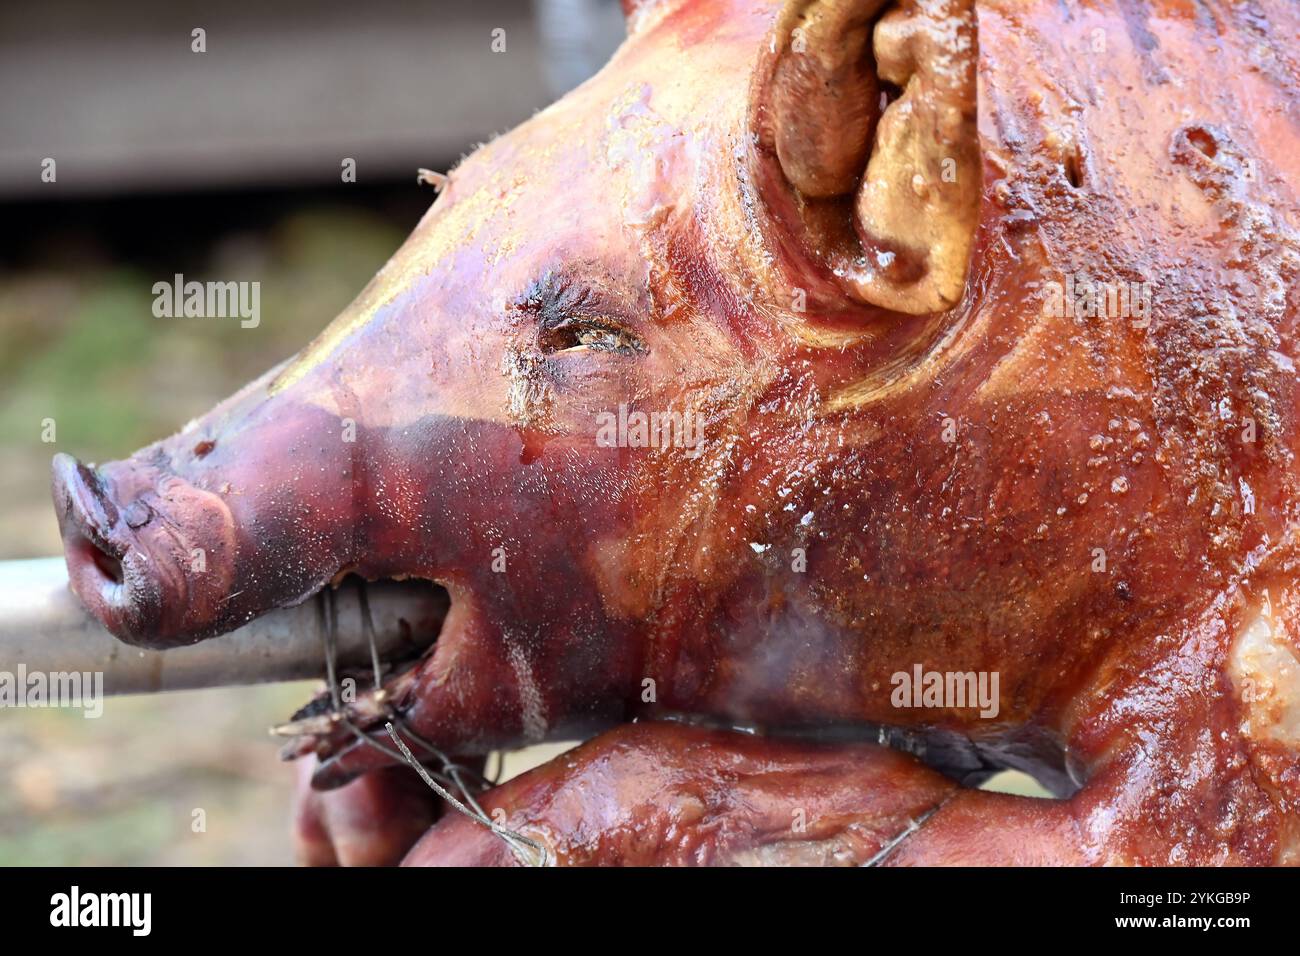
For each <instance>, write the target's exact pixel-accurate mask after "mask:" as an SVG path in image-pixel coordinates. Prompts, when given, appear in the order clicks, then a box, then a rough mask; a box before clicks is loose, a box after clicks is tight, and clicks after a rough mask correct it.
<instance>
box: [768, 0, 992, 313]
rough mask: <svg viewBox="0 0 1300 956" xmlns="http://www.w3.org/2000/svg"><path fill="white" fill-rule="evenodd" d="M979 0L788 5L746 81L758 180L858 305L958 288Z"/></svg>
mask: <svg viewBox="0 0 1300 956" xmlns="http://www.w3.org/2000/svg"><path fill="white" fill-rule="evenodd" d="M975 42H976V37H975V17H974V12H973V0H897V2H893V3H891V2H890V0H790V2H788V3H787V5H786V7H785V8H784V9H783V10H782V12H781V14H780V15H779V17H778V19H777V22H776V25H775V27H774V32H773V34H772V36H771V42H770V43H769V45H768V47H767V49H766V50H765V51H764V54H763V60H762V62H761V63H760V66H759V70H758V73H757V74H756V76H755V78H754V85H753V93H752V100H751V104H750V122H751V124H752V126H753V131H754V134H755V137H756V140H757V144H758V145H757V152H756V158H757V161H758V164H759V166H760V170H759V176H758V181H759V184H760V188H761V189H762V190H763V192H764V196H765V198H766V199H767V200H769V206H770V207H771V208H772V209H773V210H775V211H777V213H778V215H777V218H778V220H781V221H783V222H784V223H785V224H786V225H787V226H789V227H790V228H791V229H793V230H795V231H797V232H798V233H800V235H799V237H798V238H799V239H800V240H801V244H802V246H803V247H804V250H805V251H806V252H807V253H808V254H809V255H810V256H812V257H814V258H816V259H819V260H821V262H822V265H823V266H824V267H826V269H825V270H824V271H829V273H830V274H832V275H834V276H835V277H836V281H837V282H838V283H840V284H841V286H842V287H843V289H844V291H845V292H847V293H848V294H849V295H850V296H852V297H853V298H855V299H857V300H858V301H860V302H862V303H865V304H870V305H875V306H880V307H882V308H885V309H892V310H896V311H899V312H907V313H912V314H922V313H929V312H937V311H942V310H945V309H949V308H952V307H953V306H954V305H955V304H956V303H957V301H958V300H959V299H960V298H961V294H962V291H963V289H964V287H965V281H966V270H967V263H968V260H969V259H970V252H971V245H972V240H973V237H974V232H975V225H976V220H977V217H978V212H979V194H980V158H979V147H978V142H977V135H976V122H975V119H976V117H975V103H976V95H975V59H976V48H975Z"/></svg>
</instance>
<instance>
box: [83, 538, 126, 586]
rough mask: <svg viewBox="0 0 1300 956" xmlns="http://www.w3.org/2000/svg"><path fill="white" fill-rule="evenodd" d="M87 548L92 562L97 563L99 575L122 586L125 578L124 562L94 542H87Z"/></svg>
mask: <svg viewBox="0 0 1300 956" xmlns="http://www.w3.org/2000/svg"><path fill="white" fill-rule="evenodd" d="M86 547H87V549H88V550H89V552H90V560H91V561H93V562H94V563H95V567H96V568H98V569H99V573H100V574H102V575H103V576H104V577H105V578H107V579H108V580H110V581H112V582H113V583H114V584H121V583H122V578H123V575H122V562H121V561H120V560H118V559H117V558H115V557H113V556H112V555H111V554H109V553H108V552H107V551H105V550H103V549H102V548H100V547H98V546H97V545H96V544H94V543H93V542H90V541H87V542H86Z"/></svg>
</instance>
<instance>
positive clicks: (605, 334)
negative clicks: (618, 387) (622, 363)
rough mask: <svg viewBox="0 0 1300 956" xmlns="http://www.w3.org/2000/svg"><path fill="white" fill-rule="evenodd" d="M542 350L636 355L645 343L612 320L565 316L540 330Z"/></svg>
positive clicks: (640, 351) (555, 352) (642, 351)
mask: <svg viewBox="0 0 1300 956" xmlns="http://www.w3.org/2000/svg"><path fill="white" fill-rule="evenodd" d="M541 346H542V351H544V352H549V353H553V354H563V353H571V352H614V353H616V354H618V355H636V354H641V353H644V352H645V351H646V347H645V344H644V343H643V342H642V341H641V340H640V339H639V338H637V337H636V336H635V335H633V334H632V333H631V332H629V331H628V330H627V329H625V328H623V327H622V326H619V325H616V324H615V323H614V322H613V321H602V320H600V319H595V318H585V317H584V318H566V319H563V320H562V321H560V322H559V323H557V324H555V325H552V326H550V327H548V328H543V329H542V332H541Z"/></svg>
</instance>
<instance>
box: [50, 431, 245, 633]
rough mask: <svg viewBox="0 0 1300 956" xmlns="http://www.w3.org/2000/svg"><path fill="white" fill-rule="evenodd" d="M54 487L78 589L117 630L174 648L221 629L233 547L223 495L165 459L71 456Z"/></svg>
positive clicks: (62, 461) (61, 460) (59, 463)
mask: <svg viewBox="0 0 1300 956" xmlns="http://www.w3.org/2000/svg"><path fill="white" fill-rule="evenodd" d="M53 493H54V500H55V504H56V507H57V511H58V520H59V530H60V532H61V534H62V536H63V544H64V552H65V554H66V557H67V562H68V577H69V581H70V584H71V586H72V590H73V592H74V593H76V595H77V596H78V597H79V598H80V599H81V600H82V602H83V603H84V604H85V605H86V607H87V608H88V609H89V610H90V611H91V613H93V614H94V615H95V617H96V618H98V619H99V620H100V621H101V622H102V623H103V624H104V625H105V626H106V627H107V628H108V629H109V630H110V631H112V632H113V634H115V635H117V636H118V637H119V638H121V639H122V640H124V641H127V642H128V643H131V644H138V645H141V646H145V647H168V646H174V645H177V644H185V643H191V642H193V641H195V640H198V639H200V638H201V637H204V636H208V634H210V633H215V632H216V631H217V630H219V629H220V627H219V625H218V618H220V616H221V615H220V610H221V603H222V601H223V600H224V598H225V596H226V595H227V593H228V585H229V577H230V569H231V566H232V561H231V558H232V552H233V550H234V545H233V541H234V533H233V522H232V519H231V515H230V510H229V509H228V508H227V507H226V505H225V503H224V502H223V501H222V500H221V498H219V497H218V496H217V495H214V494H212V493H211V492H207V491H203V490H201V489H198V488H195V487H194V486H193V485H191V484H189V483H188V482H186V481H185V480H183V479H181V478H179V477H177V476H175V475H171V474H168V473H166V472H165V471H164V470H163V469H161V468H160V467H158V466H156V465H151V464H148V463H144V462H137V461H135V460H131V461H125V462H112V463H110V464H108V465H106V466H103V467H100V468H91V467H89V466H87V465H85V464H82V463H81V462H80V461H78V460H77V459H76V458H73V457H72V456H71V455H65V454H59V455H56V456H55V458H54V464H53Z"/></svg>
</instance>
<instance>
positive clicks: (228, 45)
mask: <svg viewBox="0 0 1300 956" xmlns="http://www.w3.org/2000/svg"><path fill="white" fill-rule="evenodd" d="M195 30H201V31H203V32H202V34H201V35H199V36H196V34H195V33H194V31H195ZM622 36H623V21H622V15H621V13H620V11H619V7H618V3H617V0H534V2H530V0H474V2H473V3H456V2H451V0H424V2H393V0H368V2H366V3H353V2H343V0H316V2H307V0H277V2H276V3H274V4H269V3H265V2H253V0H224V2H221V3H211V2H208V3H202V4H200V3H192V2H183V0H120V2H116V3H112V4H104V3H97V2H93V0H39V2H35V0H34V2H30V3H23V2H18V0H9V2H6V3H5V4H3V5H0V224H2V228H0V492H2V493H0V559H7V558H24V557H43V556H48V555H55V554H58V553H59V552H60V543H59V537H58V533H57V527H56V525H55V521H54V513H53V509H52V508H51V505H50V499H49V490H48V481H49V477H48V476H49V462H50V458H51V456H52V455H53V454H54V453H55V452H56V451H67V452H71V453H73V454H76V455H77V456H79V457H81V458H82V459H83V460H87V461H102V460H106V459H109V458H117V457H121V456H122V455H124V454H127V453H129V452H131V451H133V450H135V449H136V448H138V447H139V446H141V445H143V444H147V443H148V442H151V441H154V440H156V439H158V438H161V437H163V436H165V435H167V434H169V433H171V432H173V431H175V430H176V429H177V428H179V427H180V426H181V425H182V424H184V423H185V422H186V421H188V420H189V419H190V418H192V417H194V416H196V415H198V414H200V413H202V412H204V411H206V410H207V409H208V408H209V407H210V406H211V405H212V404H214V403H215V402H216V401H217V400H218V399H221V398H223V397H225V396H226V395H227V394H229V393H230V392H232V391H234V390H235V389H236V388H237V387H238V386H240V385H242V384H243V383H244V382H246V381H247V380H248V379H250V378H252V377H254V376H255V375H257V374H258V373H260V372H262V371H264V370H265V369H266V368H269V367H270V366H271V365H273V364H275V363H276V362H279V361H281V360H282V359H284V358H286V357H288V356H289V355H291V354H293V352H295V351H296V350H297V349H298V348H300V347H301V346H303V345H305V344H306V343H307V342H308V341H309V340H310V339H311V338H312V337H313V336H314V335H315V334H316V333H317V332H318V331H319V330H320V329H321V328H323V327H324V326H325V325H326V324H327V323H328V322H329V320H330V319H331V318H333V316H334V315H335V314H336V313H337V312H338V311H340V310H341V309H342V308H343V307H344V306H345V305H346V304H347V303H348V302H349V301H350V300H351V298H352V297H353V296H354V295H355V294H356V293H357V292H359V291H360V290H361V287H362V286H363V285H364V284H365V282H366V281H367V280H368V279H369V278H370V277H371V275H373V274H374V272H375V271H376V270H377V269H378V268H379V267H380V266H381V265H382V264H383V262H384V261H385V260H386V259H387V258H388V257H389V256H390V255H391V254H392V253H393V251H394V250H395V249H396V248H397V246H398V245H399V244H400V243H401V241H402V239H403V238H405V236H406V234H407V233H408V232H409V231H410V230H411V228H412V227H413V226H414V225H415V223H416V221H417V220H418V219H419V217H420V216H421V215H422V214H423V213H424V211H425V210H426V209H427V208H428V206H429V205H430V203H431V202H432V201H433V193H432V191H431V190H429V189H428V188H427V187H420V186H417V185H416V182H415V170H416V168H417V167H421V166H424V167H429V168H432V169H436V170H445V169H447V168H448V167H449V166H451V165H453V164H454V163H455V162H456V160H457V159H458V158H459V157H460V156H461V155H463V154H464V153H466V152H468V151H470V150H471V149H473V147H474V146H475V144H477V143H480V142H483V141H485V140H487V139H489V138H491V137H492V136H494V135H496V134H497V133H500V132H504V131H506V130H508V129H510V128H511V127H513V126H515V125H516V124H517V123H519V122H520V121H522V120H524V119H526V118H528V116H530V115H531V114H532V113H533V112H534V111H536V110H537V109H539V108H541V107H543V106H545V105H546V104H547V103H549V102H550V101H552V100H553V99H555V98H556V97H558V96H559V95H560V94H562V93H563V92H565V91H566V90H567V89H569V88H571V87H572V86H575V85H577V84H578V83H580V82H581V81H582V80H583V79H585V78H586V77H587V76H589V75H590V74H591V73H594V72H595V71H596V69H598V68H599V66H601V65H602V64H603V63H604V61H605V60H606V59H607V58H608V56H609V54H610V53H611V52H612V51H613V49H614V48H615V47H616V46H617V44H618V43H619V42H620V41H621V39H622ZM200 37H201V40H202V46H203V48H204V50H203V52H196V50H195V47H196V45H199V39H200ZM347 159H351V160H353V161H354V164H355V170H356V175H355V182H344V181H343V175H342V172H343V163H344V161H345V160H347ZM49 160H53V165H52V167H51V165H50V163H49V162H48V161H49ZM51 168H52V170H53V177H52V181H50V180H51V177H50V174H49V172H48V170H49V169H51ZM178 272H179V273H183V274H184V275H185V277H186V279H187V280H191V279H195V280H199V281H205V280H208V279H221V280H238V281H259V282H260V283H261V322H260V324H259V325H258V326H257V327H256V328H249V329H246V328H242V327H241V326H240V323H239V322H238V321H237V320H229V319H195V318H179V319H159V318H155V317H154V315H153V313H152V303H153V293H152V291H151V289H152V286H153V284H154V283H155V282H159V281H168V282H169V281H171V277H172V276H173V275H174V274H175V273H178ZM46 419H53V420H54V422H55V425H56V432H55V435H56V439H57V440H56V441H55V442H53V443H46V442H43V441H42V429H43V422H44V421H45V420H46ZM15 666H16V664H15V662H6V661H3V660H0V670H13V669H14V668H15ZM311 690H312V688H311V687H309V686H307V685H292V684H291V685H280V686H274V687H259V688H239V689H223V690H211V691H197V692H186V693H177V694H164V695H158V696H152V697H133V698H112V699H110V700H108V701H107V703H106V705H105V710H104V716H103V717H102V718H100V719H98V720H87V719H85V718H83V717H82V715H81V712H80V711H74V710H0V865H13V864H70V865H76V864H122V865H134V864H148V863H154V864H208V863H224V864H284V863H289V862H292V851H291V845H290V841H289V834H288V815H289V798H290V793H291V789H290V787H291V782H292V776H293V774H292V768H291V767H290V766H288V765H284V764H281V763H280V762H279V761H278V760H277V758H276V751H277V746H278V745H277V742H276V741H275V740H274V739H272V738H271V737H269V736H268V735H267V732H266V731H267V728H268V727H269V726H271V725H272V724H275V723H278V722H280V721H282V720H284V719H285V718H286V717H287V716H288V715H289V714H290V713H292V712H293V710H294V709H296V708H297V707H298V706H299V705H301V704H302V703H303V702H305V700H306V699H307V697H308V695H309V693H310V692H311ZM552 752H553V751H552ZM544 756H545V754H541V755H531V756H530V757H528V758H526V759H528V760H529V762H531V761H532V760H536V759H540V758H541V757H544ZM196 809H202V810H203V811H204V815H205V816H206V825H207V829H206V832H202V833H195V832H193V831H192V829H191V820H192V814H193V811H194V810H196Z"/></svg>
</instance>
